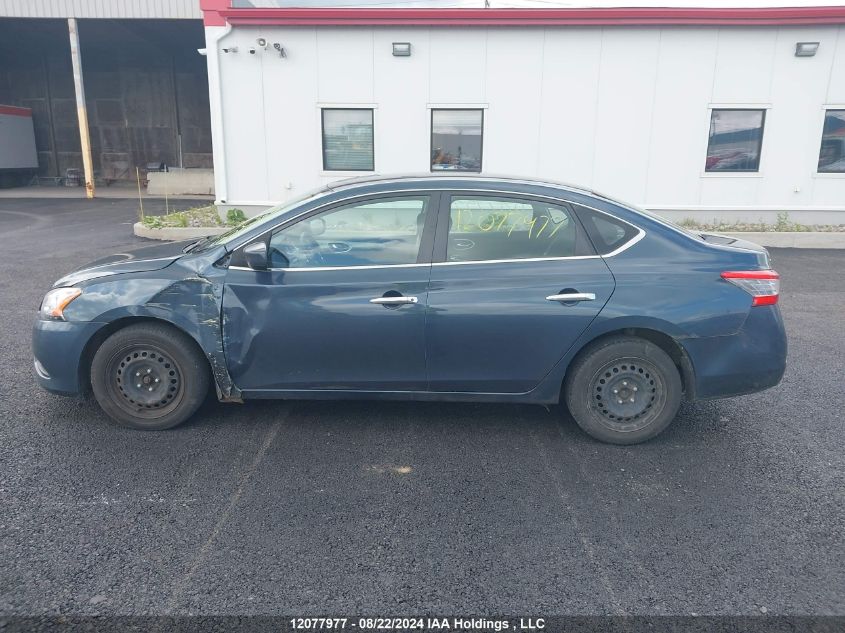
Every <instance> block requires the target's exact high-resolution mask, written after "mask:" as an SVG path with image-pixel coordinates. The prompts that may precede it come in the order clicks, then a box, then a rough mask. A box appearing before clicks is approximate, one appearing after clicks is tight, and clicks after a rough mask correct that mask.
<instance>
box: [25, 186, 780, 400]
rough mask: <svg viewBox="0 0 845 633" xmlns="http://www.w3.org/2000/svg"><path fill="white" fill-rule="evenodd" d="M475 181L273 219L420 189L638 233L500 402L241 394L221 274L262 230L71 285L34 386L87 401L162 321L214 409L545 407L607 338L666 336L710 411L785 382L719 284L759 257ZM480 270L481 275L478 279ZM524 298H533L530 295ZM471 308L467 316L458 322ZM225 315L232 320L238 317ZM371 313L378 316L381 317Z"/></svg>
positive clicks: (444, 393)
mask: <svg viewBox="0 0 845 633" xmlns="http://www.w3.org/2000/svg"><path fill="white" fill-rule="evenodd" d="M480 180H481V179H473V178H471V177H467V178H466V179H462V178H460V177H452V178H443V179H428V180H426V179H407V180H395V181H390V180H388V181H380V182H374V183H366V184H359V185H355V186H350V187H338V188H337V189H334V190H331V191H328V192H327V193H326V194H325V195H324V196H323V197H321V198H318V199H312V200H308V201H306V202H304V203H303V204H302V205H301V206H299V207H296V208H294V209H292V210H291V211H290V212H289V213H288V214H287V215H286V216H284V217H279V218H277V219H276V220H275V221H274V223H275V224H274V225H278V224H279V223H281V222H284V221H285V220H290V219H292V218H296V217H298V216H299V215H302V214H304V213H306V212H308V211H309V210H313V209H315V208H317V207H321V206H322V205H325V204H328V203H331V202H337V201H341V200H345V199H347V198H351V197H363V196H367V195H377V194H384V193H394V192H406V191H407V192H411V191H419V190H423V189H424V190H426V191H438V190H439V191H447V190H461V191H473V192H501V193H511V194H516V195H522V194H524V195H531V196H543V197H547V198H550V199H555V200H561V199H562V200H565V201H568V202H570V203H572V204H574V205H586V206H589V207H591V208H594V209H597V210H599V211H602V212H605V213H609V214H611V215H613V216H615V217H617V218H619V219H622V220H625V221H628V222H630V223H632V224H634V225H635V226H637V227H640V228H642V229H643V230H644V231H645V235H644V237H643V238H642V239H640V240H639V241H637V242H636V243H634V244H632V245H631V246H630V248H626V249H624V250H622V251H621V252H618V253H611V254H610V255H609V256H605V257H603V258H602V259H594V260H587V261H592V262H594V263H596V264H598V263H602V264H606V269H607V270H608V276H607V281H606V282H603V283H605V287H606V288H610V290H608V291H607V292H605V293H604V294H602V296H601V302H602V303H604V302H605V301H606V303H604V306H603V308H601V309H600V310H595V314H591V315H589V318H587V319H586V320H585V321H583V322H582V323H581V325H580V326H578V330H579V331H578V332H570V333H569V338H568V340H565V341H564V342H557V343H555V342H554V341H553V342H552V349H551V350H543V351H544V352H545V353H546V354H547V355H549V354H551V355H553V356H554V357H555V358H556V359H557V360H556V362H549V363H548V364H549V365H550V367H549V368H548V370H546V369H545V368H544V369H543V371H546V372H547V373H545V374H544V375H540V374H538V375H536V376H534V377H533V378H532V380H526V381H521V382H520V383H519V384H518V385H517V384H511V385H509V386H508V387H507V388H503V387H502V380H501V379H497V378H496V377H495V376H491V378H492V381H491V382H490V386H491V388H487V389H483V388H482V385H481V384H480V382H479V381H473V380H467V381H465V382H464V383H463V384H461V383H460V382H459V381H458V382H454V383H453V387H452V388H454V389H455V390H454V391H450V390H448V388H441V390H422V391H421V390H417V389H401V388H394V389H383V388H379V386H378V384H377V383H376V384H374V385H371V386H367V385H362V384H358V385H355V387H356V388H355V389H346V388H344V387H345V386H346V385H342V384H335V385H331V384H330V383H329V386H333V387H337V388H318V389H309V388H306V385H304V384H295V383H294V384H292V385H290V386H289V388H284V389H249V390H248V391H245V392H244V393H241V390H240V389H239V385H238V384H237V380H233V378H232V375H231V374H230V371H229V368H231V369H232V374H236V375H238V376H241V375H246V373H247V372H248V371H249V369H248V367H247V365H248V364H249V362H248V361H249V356H248V353H247V352H246V351H245V348H244V344H245V341H246V340H247V339H248V338H249V337H250V336H252V338H253V340H255V339H256V337H255V336H253V334H254V333H250V332H248V331H245V330H243V327H244V325H245V323H240V324H239V323H238V322H237V321H236V320H234V318H233V319H232V320H230V321H229V322H228V323H223V322H222V321H221V314H222V310H223V303H224V301H225V298H224V297H225V296H226V290H225V289H224V286H225V280H226V274H227V271H226V267H225V266H226V263H227V261H226V260H227V257H228V256H229V254H231V252H232V251H234V250H236V249H237V248H239V247H241V246H243V245H245V244H247V243H249V242H250V241H251V240H253V239H255V238H256V237H257V236H259V235H261V234H262V233H264V232H266V231H267V230H268V228H269V226H267V225H265V226H256V227H253V228H252V229H250V230H247V231H246V232H244V233H243V235H242V236H241V237H239V238H238V239H237V240H236V241H235V242H234V243H231V244H228V245H227V246H226V247H223V246H217V247H214V248H211V249H210V250H208V251H204V252H202V253H196V254H195V253H189V254H187V255H185V256H183V257H180V258H178V259H176V258H174V259H172V261H171V260H170V258H168V257H160V258H159V259H158V261H157V262H156V263H154V264H150V265H148V266H146V270H142V269H138V270H136V271H135V272H128V271H129V270H130V269H131V265H130V264H129V263H128V262H127V263H122V264H120V266H121V268H117V269H114V270H112V271H111V272H110V273H108V272H107V271H104V270H99V269H98V270H97V271H96V272H94V273H91V272H86V271H80V274H78V275H76V276H69V277H67V278H66V279H69V280H72V282H73V283H74V284H75V285H77V286H79V287H82V288H83V290H84V292H83V294H82V295H81V296H80V297H79V298H78V299H76V300H74V301H73V302H72V303H71V304H70V305H69V307H68V308H67V309H66V311H65V317H66V319H67V320H66V321H49V320H41V319H39V320H37V321H36V324H35V329H34V332H33V351H34V353H35V357H36V359H37V360H38V361H39V362H40V363H42V365H43V367H44V369H45V370H46V371H47V372H48V373H49V378H44V377H43V376H40V375H39V382H40V383H41V384H42V386H44V387H45V388H47V389H49V390H51V391H56V392H59V393H77V392H79V391H82V390H84V389H85V385H84V384H82V383H81V381H80V378H82V377H84V373H85V372H84V365H85V363H86V362H87V361H89V360H90V358H87V356H86V355H88V354H90V351H91V347H92V346H95V344H96V343H97V341H98V340H99V337H102V336H103V334H104V333H107V332H109V331H110V328H114V327H116V326H117V325H119V324H120V323H123V322H126V321H128V320H131V319H157V320H161V321H165V322H168V323H171V324H173V325H174V326H175V327H177V328H179V329H180V330H182V331H184V332H185V333H187V334H188V335H189V336H191V337H192V338H193V340H194V341H196V342H197V344H198V345H199V346H200V347H201V349H202V350H203V352H204V353H205V355H206V357H207V358H208V360H209V363H210V366H211V368H212V371H213V374H214V378H215V382H216V385H217V390H218V396H219V397H220V398H221V399H222V400H238V399H240V398H242V397H250V398H279V397H288V398H316V399H331V398H382V399H417V400H463V401H510V402H531V403H540V404H549V403H554V402H558V400H559V397H560V390H561V385H562V383H563V380H564V377H565V375H566V371H567V368H568V367H569V365H570V364H571V362H572V360H573V359H574V358H575V357H576V356H577V354H578V353H580V352H581V350H583V349H584V348H585V347H586V346H587V345H589V344H590V343H591V342H592V341H595V340H596V339H598V338H600V337H602V336H606V335H608V334H611V333H614V332H625V331H627V330H630V329H639V330H649V331H652V332H657V333H660V334H663V335H666V336H668V337H670V338H671V340H672V341H673V342H674V344H676V345H678V346H679V349H680V350H681V351H682V357H683V358H684V359H685V362H688V364H689V372H690V377H691V380H692V383H691V384H688V385H687V395H688V397H691V398H711V397H721V396H729V395H735V394H739V393H746V392H751V391H756V390H760V389H763V388H766V387H768V386H771V385H773V384H776V383H777V382H778V381H779V380H780V378H781V376H782V374H783V370H784V367H785V362H786V352H787V350H786V337H785V332H784V327H783V321H782V318H781V316H780V312H779V309H778V308H777V306H767V307H754V308H751V297H750V295H748V294H747V293H746V292H745V291H743V290H741V289H740V288H737V287H736V286H733V285H732V284H730V283H728V282H726V281H725V280H723V279H721V278H720V273H721V272H723V271H725V270H748V269H756V268H764V267H766V265H764V264H766V263H767V260H766V259H765V257H764V255H761V253H760V252H755V251H754V250H753V249H750V248H749V249H743V248H718V247H714V246H713V245H711V244H705V243H702V242H699V241H698V240H696V239H695V238H692V237H690V236H687V235H684V234H682V233H681V232H678V231H675V230H674V229H671V228H669V227H667V226H665V225H663V224H661V223H660V222H659V221H656V220H653V219H652V218H650V217H648V216H644V215H641V214H639V213H637V212H635V211H633V210H630V209H627V208H626V207H624V206H622V205H619V204H616V203H614V202H612V201H609V200H607V199H605V198H602V197H601V196H595V195H590V194H588V193H586V192H581V191H578V190H574V189H571V190H570V189H561V188H559V187H556V186H553V185H545V184H539V183H520V182H516V181H500V180H484V181H483V182H482V181H480ZM576 212H577V207H576ZM764 260H765V261H764ZM565 264H566V262H565V261H561V262H560V265H561V270H562V271H563V270H565ZM549 265H550V266H553V265H554V264H549ZM474 267H475V268H478V269H484V268H485V266H483V265H475V266H474ZM435 268H437V266H436V265H435ZM489 268H490V270H488V271H484V274H485V275H495V274H497V273H496V271H495V270H494V269H493V268H492V266H490V267H489ZM384 270H385V283H389V281H390V280H389V277H390V268H386V269H384ZM244 274H249V273H244ZM307 274H310V273H307ZM320 274H324V273H320ZM479 274H481V273H479ZM432 279H433V281H434V282H435V286H434V288H435V290H436V284H437V282H438V280H437V275H436V274H435V275H433V277H432ZM524 285H525V287H526V288H530V283H526V284H524ZM566 285H568V284H562V285H561V286H562V287H561V288H555V290H556V291H557V290H561V289H563V287H564V286H566ZM581 285H583V284H581V283H580V282H579V284H578V288H577V289H578V290H580V291H588V289H587V288H586V287H583V288H582V287H580V286H581ZM614 285H615V290H614V289H613V286H614ZM597 294H600V293H597ZM236 297H237V293H236V292H233V293H232V294H231V298H232V300H233V301H234V299H235V298H236ZM597 303H598V302H597ZM468 305H469V304H466V305H465V306H464V308H463V309H464V310H466V309H467V306H468ZM232 306H234V307H235V308H236V305H235V303H233V304H232ZM374 307H376V308H378V309H379V310H385V309H384V308H383V307H380V306H374ZM406 307H410V306H406ZM420 307H422V306H420ZM543 307H544V309H547V310H548V309H550V308H556V307H561V308H562V306H554V305H552V306H546V305H545V303H544V304H543ZM436 309H437V306H436V305H434V307H433V310H434V312H435V313H434V315H433V316H432V319H433V322H435V321H436V319H437V318H438V315H437V313H436ZM451 309H453V310H456V309H458V307H456V306H453V307H452V308H451ZM505 312H507V310H506V311H505ZM265 316H266V315H265ZM468 318H469V317H468ZM564 327H565V326H564ZM503 328H504V329H503ZM460 329H461V328H460V327H458V328H457V330H460ZM507 329H509V327H505V325H503V324H502V323H499V324H498V325H496V327H493V328H492V329H490V330H489V337H488V338H487V341H486V342H485V344H489V345H496V343H497V341H500V340H501V336H502V335H503V332H504V330H507ZM468 331H471V330H468ZM485 331H486V330H482V331H481V334H482V336H481V338H480V339H479V340H481V339H484V336H485ZM529 334H530V332H529ZM259 338H260V337H259ZM566 338H567V337H563V338H562V339H561V340H562V341H563V340H564V339H566ZM460 340H461V336H458V333H457V332H456V334H455V337H454V338H450V339H449V340H448V341H447V343H445V344H444V345H445V346H444V347H442V348H441V349H440V351H441V352H443V353H444V354H445V356H444V358H445V357H447V356H448V355H449V354H451V353H458V352H459V351H460V350H459V349H458V348H457V346H458V345H459V344H460ZM555 345H556V347H555ZM525 352H526V355H525V356H520V357H518V358H515V360H516V361H517V362H520V363H524V362H527V360H528V359H530V355H531V353H534V352H536V350H534V351H533V352H532V349H531V346H530V345H529V346H528V347H527V348H526V349H525ZM502 353H503V354H506V355H514V354H518V350H516V351H515V348H514V347H513V345H511V346H510V347H508V346H505V349H503V350H502ZM279 362H284V359H282V358H280V359H279ZM540 373H541V374H542V372H540ZM537 380H538V381H539V382H536V385H533V386H532V384H531V383H533V382H535V381H537ZM330 382H331V381H330ZM465 389H466V390H465Z"/></svg>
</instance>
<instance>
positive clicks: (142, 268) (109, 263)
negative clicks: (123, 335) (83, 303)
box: [53, 240, 196, 288]
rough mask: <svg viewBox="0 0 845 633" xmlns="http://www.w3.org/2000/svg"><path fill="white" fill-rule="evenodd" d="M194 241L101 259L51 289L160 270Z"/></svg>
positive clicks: (60, 280) (145, 248) (157, 245)
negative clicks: (114, 276)
mask: <svg viewBox="0 0 845 633" xmlns="http://www.w3.org/2000/svg"><path fill="white" fill-rule="evenodd" d="M194 241H196V240H188V241H181V242H165V243H162V244H154V245H152V246H144V247H142V248H136V249H132V250H129V251H124V252H122V253H115V254H114V255H109V256H107V257H101V258H100V259H96V260H94V261H93V262H90V263H88V264H86V265H85V266H83V267H82V268H80V269H78V270H75V271H74V272H72V273H70V274H68V275H65V276H64V277H62V278H61V279H59V280H58V281H57V282H56V283H55V284H53V287H54V288H58V287H61V286H73V285H74V284H78V283H81V282H83V281H88V280H89V279H95V278H97V277H105V276H108V275H117V274H120V273H142V272H147V271H153V270H161V269H162V268H165V267H167V266H169V265H170V264H172V263H173V262H175V261H176V260H177V259H179V258H180V257H182V256H183V255H184V254H185V253H184V249H185V248H186V247H187V246H188V245H189V244H191V243H192V242H194Z"/></svg>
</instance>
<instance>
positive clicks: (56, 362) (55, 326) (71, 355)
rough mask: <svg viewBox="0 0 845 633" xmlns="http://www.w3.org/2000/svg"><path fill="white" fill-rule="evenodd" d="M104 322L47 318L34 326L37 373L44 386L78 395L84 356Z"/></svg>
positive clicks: (54, 390) (33, 341)
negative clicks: (47, 319)
mask: <svg viewBox="0 0 845 633" xmlns="http://www.w3.org/2000/svg"><path fill="white" fill-rule="evenodd" d="M104 325H105V324H104V323H95V322H83V323H74V322H68V321H44V320H41V319H38V320H36V321H35V324H34V325H33V328H32V354H33V356H34V357H35V362H34V367H35V376H36V379H37V380H38V384H39V385H41V386H42V387H43V388H44V389H46V390H48V391H52V392H53V393H58V394H62V395H77V394H79V393H81V392H82V391H84V390H85V389H86V388H87V387H86V386H85V385H83V384H81V380H80V376H81V374H82V372H80V369H81V365H80V363H81V360H82V355H83V353H84V351H85V346H86V345H87V343H88V341H90V340H91V337H92V336H94V334H95V333H96V332H97V330H99V329H100V328H101V327H103V326H104Z"/></svg>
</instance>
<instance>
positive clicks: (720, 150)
mask: <svg viewBox="0 0 845 633" xmlns="http://www.w3.org/2000/svg"><path fill="white" fill-rule="evenodd" d="M765 117H766V111H765V110H713V111H712V113H711V114H710V138H709V142H708V144H707V160H706V163H705V167H704V168H705V171H758V170H759V169H760V148H761V146H762V142H763V122H764V120H765Z"/></svg>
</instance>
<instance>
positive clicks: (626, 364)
mask: <svg viewBox="0 0 845 633" xmlns="http://www.w3.org/2000/svg"><path fill="white" fill-rule="evenodd" d="M665 402H666V384H665V381H664V380H663V377H662V374H661V373H660V371H659V370H658V369H657V367H656V366H655V365H654V364H653V363H651V362H650V361H648V360H646V359H643V358H634V357H628V358H622V359H618V360H614V361H612V362H609V363H606V364H605V365H604V366H603V367H601V368H600V369H599V370H598V371H597V372H596V373H595V374H594V375H593V378H592V380H591V381H590V408H591V409H592V410H593V411H594V412H595V414H596V416H597V417H598V418H599V420H600V421H601V423H602V424H603V425H604V426H606V427H608V428H610V429H612V430H614V431H619V432H622V433H633V432H635V431H639V430H641V429H643V428H645V427H647V426H648V425H649V424H651V423H652V422H653V421H654V419H655V418H656V417H657V416H659V415H660V412H661V411H662V410H663V405H664V404H665Z"/></svg>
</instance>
